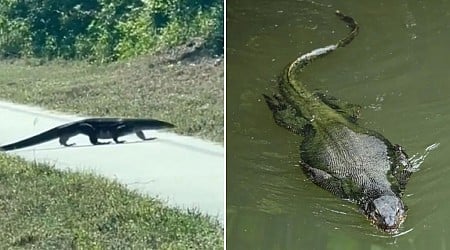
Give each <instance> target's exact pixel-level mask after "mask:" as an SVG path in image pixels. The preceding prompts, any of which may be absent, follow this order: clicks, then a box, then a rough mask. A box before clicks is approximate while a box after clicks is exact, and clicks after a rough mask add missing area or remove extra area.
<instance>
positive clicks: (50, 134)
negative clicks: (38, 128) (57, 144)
mask: <svg viewBox="0 0 450 250" xmlns="http://www.w3.org/2000/svg"><path fill="white" fill-rule="evenodd" d="M58 137H59V135H58V128H52V129H50V130H47V131H44V132H42V133H40V134H37V135H35V136H32V137H29V138H26V139H23V140H20V141H18V142H13V143H10V144H7V145H3V146H0V151H8V150H14V149H20V148H25V147H29V146H33V145H36V144H40V143H43V142H47V141H50V140H53V139H56V138H58Z"/></svg>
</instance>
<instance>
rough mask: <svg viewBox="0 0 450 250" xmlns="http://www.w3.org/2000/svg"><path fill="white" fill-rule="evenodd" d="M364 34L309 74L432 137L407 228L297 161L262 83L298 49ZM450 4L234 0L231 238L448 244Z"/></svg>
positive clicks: (261, 244) (387, 119) (235, 242)
mask: <svg viewBox="0 0 450 250" xmlns="http://www.w3.org/2000/svg"><path fill="white" fill-rule="evenodd" d="M335 9H340V10H341V11H342V12H343V13H345V14H348V15H351V16H353V17H354V18H355V19H356V20H357V21H358V22H359V24H360V26H361V30H360V34H359V36H358V37H357V38H356V39H355V40H354V41H353V42H352V43H351V44H350V45H349V46H348V47H345V48H342V49H339V50H338V51H336V52H335V53H333V54H331V55H329V56H327V57H326V58H323V59H320V60H318V61H315V62H314V63H313V64H312V65H311V66H310V67H308V68H307V70H305V71H304V72H303V76H302V77H303V79H304V82H305V83H307V86H308V87H309V88H310V89H321V90H323V91H328V93H329V94H331V95H334V96H336V97H339V98H342V99H345V100H347V101H349V102H352V103H357V104H360V105H362V106H363V107H364V108H363V110H362V118H361V120H360V124H362V125H364V126H366V127H369V128H371V129H374V130H376V131H378V132H380V133H382V134H383V135H384V136H385V137H387V138H388V139H389V140H390V141H391V142H392V143H398V144H401V145H402V146H404V147H405V149H406V151H407V153H409V155H410V156H412V155H414V154H423V152H424V149H425V148H426V147H427V146H429V145H431V144H434V143H440V146H439V147H438V148H437V149H435V150H433V151H432V152H430V154H429V155H428V157H427V158H426V160H425V162H424V163H423V164H422V165H421V169H420V171H419V172H417V173H415V174H414V175H413V176H412V178H411V180H410V182H409V183H408V185H407V190H406V193H405V197H404V201H405V203H406V204H407V206H408V207H409V211H408V216H407V218H406V221H405V223H404V224H403V225H402V228H401V230H400V234H399V235H396V236H389V235H386V234H385V233H383V232H380V231H378V230H377V229H376V228H375V227H374V226H372V225H371V224H370V223H369V222H368V221H367V219H366V218H365V217H364V216H363V215H362V214H361V213H360V212H359V211H358V208H357V207H356V206H355V205H353V204H351V203H349V202H346V201H342V200H340V199H338V198H335V197H333V196H332V195H331V194H329V193H328V192H326V191H324V190H322V189H320V188H319V187H317V186H315V185H314V184H312V183H311V182H310V181H309V180H308V179H307V178H306V176H305V175H304V174H303V173H302V171H301V169H300V167H299V166H298V160H299V158H298V157H299V156H298V155H299V152H298V147H299V144H298V141H299V140H298V137H296V136H295V135H293V134H291V133H290V132H289V131H287V130H285V129H284V128H281V127H278V126H277V125H275V123H274V121H273V119H272V114H271V112H270V111H269V109H268V108H267V107H266V105H265V103H264V102H263V100H262V98H261V97H262V96H261V94H262V93H266V94H271V93H273V92H274V91H275V82H274V81H275V79H276V76H277V75H278V74H279V73H280V72H281V71H282V69H283V67H284V66H285V65H286V64H287V63H289V62H290V61H292V60H293V59H295V58H296V57H297V56H298V55H299V54H300V53H302V52H303V53H304V52H308V51H310V50H312V49H314V48H317V47H323V46H325V45H329V44H331V43H334V42H335V41H337V40H338V39H340V38H341V37H343V36H344V35H345V34H346V32H347V28H346V27H345V25H344V24H343V23H342V22H341V21H339V20H338V18H336V17H335V16H334V14H333V13H334V10H335ZM449 45H450V2H449V1H433V3H431V1H428V2H425V1H406V0H402V1H370V2H369V1H355V0H353V1H331V0H326V1H320V2H319V1H270V0H260V1H256V0H239V1H238V0H231V1H227V214H226V216H227V221H226V223H227V248H228V249H350V250H352V249H372V250H377V249H450V214H449V211H450V166H449V164H448V162H447V160H448V159H449V158H450V154H449V153H450V137H449V135H450V80H449V76H450V68H449V67H450V66H449V65H450V59H449V58H450V50H449V48H448V47H449Z"/></svg>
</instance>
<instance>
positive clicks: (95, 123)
mask: <svg viewBox="0 0 450 250" xmlns="http://www.w3.org/2000/svg"><path fill="white" fill-rule="evenodd" d="M173 127H175V126H174V125H173V124H171V123H168V122H164V121H159V120H154V119H128V118H90V119H84V120H80V121H76V122H70V123H66V124H63V125H61V126H58V127H55V128H52V129H50V130H47V131H44V132H42V133H40V134H37V135H35V136H32V137H29V138H26V139H23V140H21V141H18V142H14V143H11V144H7V145H3V146H0V151H8V150H15V149H20V148H25V147H29V146H33V145H36V144H40V143H43V142H47V141H50V140H53V139H56V138H59V143H61V145H64V146H73V145H75V143H71V144H68V143H67V141H68V140H69V139H70V138H71V137H73V136H76V135H78V134H84V135H87V136H89V140H90V142H91V143H92V144H93V145H101V144H109V143H111V142H99V141H98V139H113V140H114V141H115V142H116V143H123V142H125V141H120V140H119V137H120V136H124V135H128V134H132V133H136V135H137V136H138V137H139V138H140V139H142V140H152V139H155V138H146V137H145V135H144V133H143V132H142V130H147V129H164V128H173Z"/></svg>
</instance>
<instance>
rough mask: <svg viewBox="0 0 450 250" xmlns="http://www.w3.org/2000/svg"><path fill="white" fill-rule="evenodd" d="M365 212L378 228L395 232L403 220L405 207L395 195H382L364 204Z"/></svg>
mask: <svg viewBox="0 0 450 250" xmlns="http://www.w3.org/2000/svg"><path fill="white" fill-rule="evenodd" d="M365 213H366V214H367V216H368V217H369V219H370V220H372V222H373V223H374V224H375V225H376V226H377V227H378V228H380V229H382V230H384V231H386V232H388V233H395V232H397V230H398V227H399V226H400V224H401V223H402V222H403V221H404V220H405V217H406V207H405V205H404V204H403V202H402V200H400V198H398V197H397V196H395V195H383V196H380V197H378V198H376V199H374V200H372V201H370V202H369V203H368V204H366V206H365Z"/></svg>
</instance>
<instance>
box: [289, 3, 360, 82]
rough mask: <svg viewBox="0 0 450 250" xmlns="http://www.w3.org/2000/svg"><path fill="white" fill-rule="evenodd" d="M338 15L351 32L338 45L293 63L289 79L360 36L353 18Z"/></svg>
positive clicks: (338, 12) (314, 51) (321, 49)
mask: <svg viewBox="0 0 450 250" xmlns="http://www.w3.org/2000/svg"><path fill="white" fill-rule="evenodd" d="M336 15H337V16H338V17H339V18H340V19H341V20H342V21H344V22H346V23H347V24H348V26H349V27H350V32H349V33H348V34H347V36H346V37H344V38H343V39H341V40H339V41H338V42H337V43H336V44H332V45H328V46H326V47H323V48H318V49H315V50H313V51H311V52H309V53H306V54H303V55H301V56H300V57H298V58H297V59H296V60H295V61H294V62H292V63H291V65H290V66H289V68H288V71H287V75H288V77H289V76H290V74H291V71H292V70H300V69H302V68H304V67H305V66H306V65H308V64H309V63H310V62H312V61H313V60H314V59H316V58H317V57H322V56H324V55H327V54H329V53H331V52H333V51H335V50H336V49H337V48H340V47H344V46H346V45H347V44H349V43H350V42H351V41H353V39H354V38H355V37H356V35H358V31H359V26H358V23H357V22H356V21H355V19H353V17H350V16H346V15H344V14H342V13H341V12H340V11H339V10H336Z"/></svg>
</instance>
